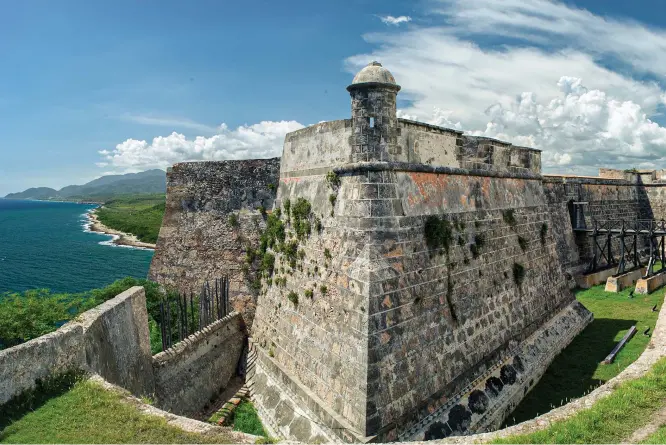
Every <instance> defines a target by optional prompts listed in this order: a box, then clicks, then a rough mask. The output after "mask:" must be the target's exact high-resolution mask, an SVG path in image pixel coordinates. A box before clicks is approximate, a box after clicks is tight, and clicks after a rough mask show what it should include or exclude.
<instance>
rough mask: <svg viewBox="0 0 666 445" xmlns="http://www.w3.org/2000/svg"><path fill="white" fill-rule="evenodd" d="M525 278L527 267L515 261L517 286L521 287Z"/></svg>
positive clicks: (514, 271)
mask: <svg viewBox="0 0 666 445" xmlns="http://www.w3.org/2000/svg"><path fill="white" fill-rule="evenodd" d="M524 279H525V267H524V266H523V265H522V264H519V263H513V282H514V283H516V286H518V287H520V286H522V285H523V280H524Z"/></svg>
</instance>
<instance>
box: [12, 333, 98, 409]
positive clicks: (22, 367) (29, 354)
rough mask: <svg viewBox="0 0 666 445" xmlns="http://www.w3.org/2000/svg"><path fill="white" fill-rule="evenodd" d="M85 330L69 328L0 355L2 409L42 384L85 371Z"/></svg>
mask: <svg viewBox="0 0 666 445" xmlns="http://www.w3.org/2000/svg"><path fill="white" fill-rule="evenodd" d="M85 363H86V353H85V348H84V347H83V327H82V326H81V325H78V324H72V323H69V324H66V325H65V326H63V327H61V328H60V329H58V330H57V331H55V332H52V333H50V334H46V335H42V336H41V337H39V338H35V339H34V340H30V341H28V342H26V343H23V344H21V345H18V346H14V347H12V348H8V349H4V350H2V351H0V405H2V404H4V403H6V402H8V401H9V400H10V399H12V398H13V397H15V396H18V395H19V394H21V393H22V392H24V391H26V390H29V389H31V388H34V387H35V385H36V383H37V381H38V380H44V379H46V378H48V377H51V376H53V375H58V374H62V373H65V372H67V371H78V370H81V369H83V368H84V367H85Z"/></svg>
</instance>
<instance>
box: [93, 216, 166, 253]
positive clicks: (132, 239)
mask: <svg viewBox="0 0 666 445" xmlns="http://www.w3.org/2000/svg"><path fill="white" fill-rule="evenodd" d="M96 210H97V208H94V209H91V210H90V211H88V212H87V213H86V217H87V218H88V223H87V224H86V228H87V230H88V231H90V232H95V233H102V234H104V235H111V236H112V237H113V239H111V240H110V241H109V244H114V245H116V246H121V247H133V248H136V249H148V250H155V247H156V246H155V244H151V243H144V242H143V241H139V239H138V238H137V237H136V236H134V235H132V234H131V233H125V232H121V231H120V230H115V229H111V228H109V227H107V226H105V225H104V224H102V223H101V222H100V220H99V218H97V215H96V214H95V211H96Z"/></svg>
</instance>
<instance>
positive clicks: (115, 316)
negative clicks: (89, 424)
mask: <svg viewBox="0 0 666 445" xmlns="http://www.w3.org/2000/svg"><path fill="white" fill-rule="evenodd" d="M77 321H78V323H80V324H81V325H82V326H83V329H84V347H85V355H86V365H87V368H88V369H90V370H92V371H94V372H96V373H97V374H99V375H101V376H102V377H104V378H105V379H106V380H107V381H109V382H110V383H114V384H116V385H119V386H122V387H123V388H125V389H127V390H129V391H130V392H132V393H133V394H146V395H148V394H152V393H153V392H154V390H155V382H154V380H153V372H152V358H151V357H152V354H151V351H150V332H149V328H148V312H147V310H146V294H145V291H144V289H143V288H142V287H138V286H137V287H133V288H131V289H129V290H127V291H125V292H123V293H121V294H120V295H118V296H117V297H115V298H113V299H111V300H109V301H107V302H105V303H103V304H101V305H99V306H97V307H96V308H94V309H91V310H89V311H87V312H85V313H83V314H82V315H81V316H80V317H78V318H77Z"/></svg>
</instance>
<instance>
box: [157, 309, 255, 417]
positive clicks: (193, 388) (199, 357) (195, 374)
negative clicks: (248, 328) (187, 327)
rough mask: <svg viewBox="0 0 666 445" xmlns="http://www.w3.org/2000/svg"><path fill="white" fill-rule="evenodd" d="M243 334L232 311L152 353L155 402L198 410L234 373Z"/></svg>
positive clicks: (180, 411) (176, 410)
mask: <svg viewBox="0 0 666 445" xmlns="http://www.w3.org/2000/svg"><path fill="white" fill-rule="evenodd" d="M245 338H246V333H245V327H244V323H243V320H242V318H241V315H240V314H239V313H237V312H234V313H232V314H230V315H228V316H226V317H225V318H223V319H221V320H218V321H216V322H215V323H213V324H211V325H210V326H208V327H206V328H204V329H203V330H201V331H199V332H197V333H196V334H193V335H191V336H189V337H188V338H186V339H185V340H183V341H182V342H179V343H177V344H176V345H174V346H173V347H172V348H170V349H168V350H166V351H164V352H161V353H159V354H157V355H156V356H154V357H153V370H154V375H155V397H156V399H157V405H158V406H159V407H160V408H162V409H164V410H167V411H169V412H172V413H175V414H182V415H192V414H196V413H198V412H199V411H201V410H202V409H203V408H204V407H205V406H206V405H207V404H208V403H209V402H210V401H211V399H214V398H215V397H216V396H217V395H219V393H220V392H221V391H222V390H223V389H224V388H225V387H226V386H227V383H228V382H229V379H230V378H231V377H232V376H234V375H235V373H236V368H237V366H238V362H239V360H240V357H241V352H242V350H243V345H244V343H245Z"/></svg>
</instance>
